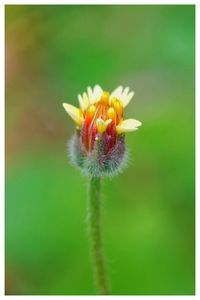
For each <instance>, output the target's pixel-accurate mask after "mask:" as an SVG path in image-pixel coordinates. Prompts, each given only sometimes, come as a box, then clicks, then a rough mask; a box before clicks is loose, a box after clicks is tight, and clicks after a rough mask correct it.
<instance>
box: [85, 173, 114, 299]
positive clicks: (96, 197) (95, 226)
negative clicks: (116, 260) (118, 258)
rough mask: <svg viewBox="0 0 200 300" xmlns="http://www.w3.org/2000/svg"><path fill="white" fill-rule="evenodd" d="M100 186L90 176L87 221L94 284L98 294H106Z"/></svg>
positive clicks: (98, 180)
mask: <svg viewBox="0 0 200 300" xmlns="http://www.w3.org/2000/svg"><path fill="white" fill-rule="evenodd" d="M100 187H101V182H100V178H98V177H92V178H91V179H90V185H89V201H88V202H89V203H88V222H89V233H90V239H91V252H92V258H93V264H94V272H95V279H96V284H97V287H98V290H99V293H100V294H102V295H108V294H109V292H108V285H107V280H106V273H105V266H104V257H103V249H102V241H101V229H100V204H101V201H100Z"/></svg>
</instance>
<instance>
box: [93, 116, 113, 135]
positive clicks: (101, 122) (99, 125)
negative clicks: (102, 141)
mask: <svg viewBox="0 0 200 300" xmlns="http://www.w3.org/2000/svg"><path fill="white" fill-rule="evenodd" d="M111 122H112V119H108V120H106V121H104V120H102V119H101V118H98V119H97V120H96V125H97V130H98V132H99V133H103V132H105V131H106V128H107V127H108V125H109V124H110V123H111Z"/></svg>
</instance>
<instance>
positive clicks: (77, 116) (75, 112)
mask: <svg viewBox="0 0 200 300" xmlns="http://www.w3.org/2000/svg"><path fill="white" fill-rule="evenodd" d="M63 107H64V109H65V110H66V112H67V113H68V114H69V115H70V117H71V118H72V120H74V122H75V123H76V124H77V125H78V126H82V124H83V121H84V119H83V116H82V114H81V111H80V109H78V108H76V107H75V106H73V105H71V104H68V103H63Z"/></svg>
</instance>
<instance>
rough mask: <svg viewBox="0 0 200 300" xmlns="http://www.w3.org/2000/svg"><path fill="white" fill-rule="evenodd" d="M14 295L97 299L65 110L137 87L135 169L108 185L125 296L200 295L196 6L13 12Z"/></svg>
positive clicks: (9, 59) (9, 103) (112, 271)
mask: <svg viewBox="0 0 200 300" xmlns="http://www.w3.org/2000/svg"><path fill="white" fill-rule="evenodd" d="M5 16H6V27H5V30H6V32H5V39H6V40H5V41H6V49H5V50H6V210H5V213H6V219H5V222H6V231H5V237H6V239H5V242H6V294H9V295H19V294H24V295H74V294H76V295H91V294H95V293H96V291H95V288H94V285H93V277H92V272H91V264H90V256H89V249H88V235H87V230H86V227H87V226H86V187H87V179H86V178H84V177H82V176H81V175H80V174H79V171H77V170H76V169H75V168H74V167H72V166H71V165H70V163H69V160H68V155H67V150H66V143H67V141H68V140H69V138H70V136H71V135H72V133H73V130H74V124H73V122H72V121H71V120H70V118H69V117H68V116H67V114H66V113H65V111H64V109H63V107H62V105H61V104H62V102H63V101H64V102H69V103H72V104H74V105H77V103H78V100H77V94H78V93H79V92H83V91H84V90H85V88H86V87H87V86H88V85H94V84H96V83H99V84H100V85H102V87H104V89H106V90H113V89H114V88H116V87H117V86H118V85H121V84H122V85H124V86H127V85H128V86H130V87H131V89H133V90H134V91H135V97H134V100H132V102H131V104H130V105H129V106H128V109H127V110H126V116H127V117H135V118H136V119H139V120H141V121H142V122H143V126H142V127H141V128H140V129H139V130H138V131H137V132H134V133H130V134H127V139H126V140H127V147H128V148H129V151H130V157H131V160H130V165H129V167H128V168H127V169H126V170H125V171H124V173H123V174H122V175H120V176H118V177H116V178H114V179H113V180H109V179H106V180H104V181H103V210H102V224H103V239H104V245H105V252H106V256H107V266H108V273H109V276H110V282H111V285H112V293H113V294H115V295H122V294H123V295H141V294H142V295H152V294H155V295H161V294H162V295H173V294H174V295H177V294H185V295H190V294H194V292H195V240H194V238H195V231H194V228H195V200H194V121H195V120H194V48H195V45H194V38H195V36H194V35H195V32H194V31H195V28H194V27H195V7H194V6H192V5H185V6H184V5H179V6H176V5H172V6H171V5H158V6H153V5H152V6H148V5H146V6H145V5H141V6H136V5H132V6H98V5H95V6H69V5H65V6H61V5H54V6H50V5H47V6H39V5H38V6H31V5H26V6H23V5H20V6H14V5H7V6H6V7H5Z"/></svg>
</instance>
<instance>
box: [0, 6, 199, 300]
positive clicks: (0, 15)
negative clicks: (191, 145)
mask: <svg viewBox="0 0 200 300" xmlns="http://www.w3.org/2000/svg"><path fill="white" fill-rule="evenodd" d="M198 2H199V1H198ZM198 2H197V1H194V0H190V1H172V0H168V1H147V0H146V1H143V0H141V1H130V0H129V1H127V0H126V1H124V2H122V1H106V0H102V1H92V0H90V1H83V0H82V1H80V0H79V1H76V0H74V1H64V0H63V1H61V0H59V1H53V0H50V1H44V0H43V1H37V0H36V1H13V0H12V1H3V2H2V3H1V4H0V36H1V48H0V51H1V52H0V62H1V66H3V68H2V71H1V75H0V76H1V77H0V85H1V91H2V93H1V100H2V102H1V105H2V106H1V110H0V122H1V131H0V137H1V147H0V151H1V158H2V160H1V172H0V176H1V181H0V191H1V192H2V191H4V193H2V196H3V197H2V198H1V200H2V201H1V231H0V239H1V241H2V242H1V244H0V245H1V246H0V257H1V261H0V266H1V272H0V297H6V296H4V194H5V190H4V186H5V181H4V174H5V167H4V161H5V151H4V146H5V145H4V141H5V136H4V132H5V128H4V124H5V119H4V111H5V105H4V98H5V97H4V95H5V89H4V88H5V72H4V70H5V52H4V47H5V41H4V27H5V25H4V24H5V19H4V5H9V4H10V5H12V4H55V5H58V4H107V5H116V4H121V5H128V4H129V5H130V4H138V5H139V4H140V5H141V4H149V5H154V4H155V5H156V4H157V5H165V4H177V5H183V4H188V5H196V53H197V54H199V53H200V47H199V38H198V36H197V32H199V26H200V13H199V12H200V4H198ZM199 62H200V59H199V58H198V55H196V80H195V81H196V154H197V153H199V151H200V138H199V132H200V130H199V129H200V121H199V116H200V104H199V102H198V101H197V99H199V95H200V94H199V82H200V81H199V68H198V67H199ZM197 78H198V79H197ZM187 121H189V120H186V122H187ZM199 163H200V161H199V156H198V155H197V156H196V295H195V296H109V297H112V298H116V297H117V298H123V297H134V299H140V300H141V299H144V298H146V297H150V298H152V297H156V298H159V299H160V298H164V299H166V300H167V299H171V298H177V297H178V298H183V297H184V299H194V298H196V297H198V298H199V296H200V287H199V283H200V259H199V258H198V255H199V252H200V251H199V250H200V237H199V236H198V233H199V228H200V219H199V215H200V214H199V212H200V204H199V201H198V200H199V199H198V198H199V197H198V196H199V194H200V185H199V184H198V179H199V178H200V176H199V175H200V169H199ZM14 297H20V296H9V298H10V299H12V298H14ZM28 297H32V299H34V298H35V297H48V296H23V299H26V298H28ZM50 297H51V298H53V299H55V298H57V297H60V296H50ZM61 297H68V298H69V299H70V298H71V299H74V298H79V297H88V296H61ZM90 297H92V298H96V297H98V299H100V298H102V297H103V296H90ZM99 297H100V298H99Z"/></svg>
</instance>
